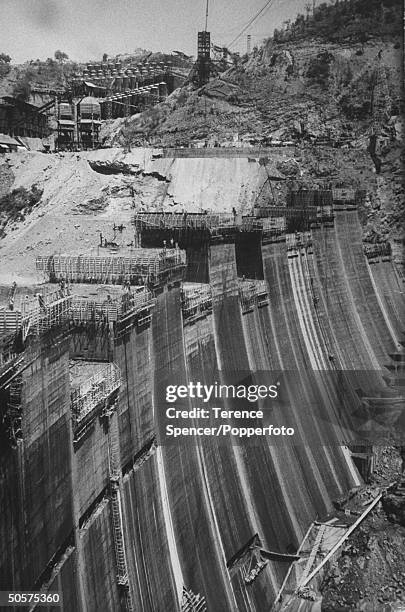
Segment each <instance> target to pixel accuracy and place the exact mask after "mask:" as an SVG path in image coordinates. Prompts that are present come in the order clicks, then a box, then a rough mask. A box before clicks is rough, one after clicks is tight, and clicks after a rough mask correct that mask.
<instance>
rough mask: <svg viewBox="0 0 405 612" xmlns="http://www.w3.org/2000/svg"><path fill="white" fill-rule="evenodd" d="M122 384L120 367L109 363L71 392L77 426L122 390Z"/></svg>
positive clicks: (73, 413) (71, 402) (72, 407)
mask: <svg viewBox="0 0 405 612" xmlns="http://www.w3.org/2000/svg"><path fill="white" fill-rule="evenodd" d="M121 382H122V381H121V372H120V370H119V368H118V366H116V365H115V363H108V364H107V365H106V366H105V367H103V368H102V369H100V371H98V372H96V373H95V374H94V375H93V376H91V377H90V378H88V379H87V380H86V381H84V382H83V383H82V384H80V385H79V386H78V387H77V388H76V389H74V390H73V391H72V392H71V396H70V405H71V409H72V415H73V420H74V422H75V424H76V425H80V423H81V421H82V420H83V419H84V418H85V417H86V416H87V415H88V414H90V413H91V412H92V411H93V410H94V409H95V408H96V407H97V406H98V405H99V404H100V403H101V402H104V401H105V400H107V399H108V397H109V396H110V395H111V394H112V393H114V391H117V390H118V389H119V388H120V386H121Z"/></svg>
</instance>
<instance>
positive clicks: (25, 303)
mask: <svg viewBox="0 0 405 612" xmlns="http://www.w3.org/2000/svg"><path fill="white" fill-rule="evenodd" d="M71 303H72V296H71V295H68V294H65V293H64V292H63V291H61V290H58V291H52V292H49V293H44V294H42V293H37V294H36V295H35V296H26V297H25V299H24V300H22V302H21V315H22V325H21V328H22V332H23V340H25V339H26V338H27V336H28V334H29V333H34V334H35V335H39V334H41V333H44V332H46V331H48V330H49V329H51V328H53V327H56V326H58V325H62V324H63V323H66V322H67V321H68V320H69V313H70V308H71Z"/></svg>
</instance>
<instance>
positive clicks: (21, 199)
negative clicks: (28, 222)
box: [0, 185, 43, 238]
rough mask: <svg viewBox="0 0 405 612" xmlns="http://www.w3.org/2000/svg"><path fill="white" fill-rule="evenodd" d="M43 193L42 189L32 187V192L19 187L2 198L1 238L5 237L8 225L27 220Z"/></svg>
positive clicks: (0, 215) (0, 207) (0, 206)
mask: <svg viewBox="0 0 405 612" xmlns="http://www.w3.org/2000/svg"><path fill="white" fill-rule="evenodd" d="M42 193H43V190H42V189H40V188H39V187H37V185H32V187H31V189H30V190H28V189H25V188H24V187H18V188H17V189H13V191H11V192H10V193H7V194H6V195H4V196H3V197H1V198H0V238H1V237H3V236H4V235H5V233H6V232H5V226H6V225H7V224H8V223H10V222H11V223H13V222H14V221H23V220H24V219H25V217H26V215H27V214H29V213H30V212H31V211H32V209H33V208H34V207H35V206H37V204H39V201H40V200H41V197H42Z"/></svg>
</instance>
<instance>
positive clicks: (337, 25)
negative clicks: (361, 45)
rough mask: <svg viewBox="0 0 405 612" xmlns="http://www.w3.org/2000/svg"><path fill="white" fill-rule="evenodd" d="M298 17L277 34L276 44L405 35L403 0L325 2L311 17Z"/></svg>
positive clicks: (285, 24)
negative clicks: (402, 17) (400, 17)
mask: <svg viewBox="0 0 405 612" xmlns="http://www.w3.org/2000/svg"><path fill="white" fill-rule="evenodd" d="M311 10H312V9H311V5H310V4H309V5H308V12H307V15H306V16H304V15H302V14H300V15H298V16H297V18H296V19H295V21H286V22H285V23H284V26H285V27H284V29H282V30H275V31H274V35H273V41H274V42H276V43H283V42H289V41H292V40H299V39H303V38H308V37H317V38H322V39H325V40H329V41H332V42H343V41H353V40H356V41H359V42H366V41H367V40H369V39H370V38H373V37H380V38H384V37H386V36H392V35H393V33H396V34H401V32H402V20H401V19H398V15H401V13H402V10H403V7H402V1H401V0H336V1H335V4H333V5H328V4H327V3H326V2H323V3H322V4H320V5H319V6H317V7H315V11H314V12H313V14H312V15H311Z"/></svg>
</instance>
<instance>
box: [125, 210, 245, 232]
mask: <svg viewBox="0 0 405 612" xmlns="http://www.w3.org/2000/svg"><path fill="white" fill-rule="evenodd" d="M134 224H135V227H136V228H137V229H138V231H142V230H143V229H186V228H187V229H198V230H213V229H220V228H225V227H227V228H229V227H233V226H234V225H235V215H234V214H232V213H212V214H211V213H210V214H206V213H187V212H183V213H166V212H154V213H151V212H147V213H142V212H141V213H136V215H135V217H134Z"/></svg>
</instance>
